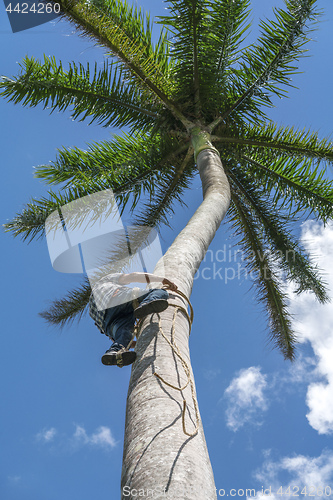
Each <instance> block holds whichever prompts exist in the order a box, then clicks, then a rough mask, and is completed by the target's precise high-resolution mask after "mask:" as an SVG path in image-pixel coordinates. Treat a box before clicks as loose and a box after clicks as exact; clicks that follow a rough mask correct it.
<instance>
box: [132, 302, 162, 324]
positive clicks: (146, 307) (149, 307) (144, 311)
mask: <svg viewBox="0 0 333 500" xmlns="http://www.w3.org/2000/svg"><path fill="white" fill-rule="evenodd" d="M168 305H169V304H168V301H167V300H166V299H156V300H151V301H150V302H145V303H144V304H141V305H140V306H138V307H137V308H136V309H134V316H135V317H136V318H139V319H141V318H143V317H144V316H147V315H148V314H152V313H160V312H162V311H165V309H167V307H168Z"/></svg>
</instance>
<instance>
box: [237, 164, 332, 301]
mask: <svg viewBox="0 0 333 500" xmlns="http://www.w3.org/2000/svg"><path fill="white" fill-rule="evenodd" d="M228 175H229V177H230V179H231V181H232V185H233V188H234V191H235V194H236V195H237V194H238V196H240V197H241V198H242V199H243V202H244V203H246V204H247V206H248V207H249V209H250V210H251V211H252V214H253V217H255V218H256V220H257V224H258V226H261V233H262V234H263V235H264V238H265V239H266V242H267V243H266V244H267V250H268V252H269V254H270V256H271V258H272V260H273V261H275V262H276V263H278V267H279V268H280V269H281V270H283V271H284V273H285V274H286V277H287V279H288V280H289V281H293V282H294V283H295V285H297V289H296V293H298V294H299V293H301V292H304V291H311V292H313V293H314V294H315V295H316V297H317V299H318V300H319V301H320V302H323V303H324V302H327V301H328V300H329V299H328V295H327V293H326V289H325V285H326V284H324V283H323V282H322V280H321V278H320V276H319V272H318V269H317V267H316V266H314V265H311V263H310V262H309V257H308V255H307V254H305V252H304V249H302V248H301V247H300V245H299V243H298V242H297V240H295V238H294V237H293V236H292V234H291V232H290V231H289V230H288V225H289V226H290V223H291V222H292V221H291V220H290V217H289V216H288V215H284V212H283V208H282V207H281V206H280V207H277V210H278V211H276V210H274V205H273V204H272V201H271V199H270V198H269V197H268V196H265V195H263V194H262V191H261V189H260V188H257V187H256V186H255V182H254V180H253V176H252V175H251V173H249V172H247V171H246V169H245V168H244V170H240V169H236V168H234V167H231V168H228ZM264 238H263V241H264Z"/></svg>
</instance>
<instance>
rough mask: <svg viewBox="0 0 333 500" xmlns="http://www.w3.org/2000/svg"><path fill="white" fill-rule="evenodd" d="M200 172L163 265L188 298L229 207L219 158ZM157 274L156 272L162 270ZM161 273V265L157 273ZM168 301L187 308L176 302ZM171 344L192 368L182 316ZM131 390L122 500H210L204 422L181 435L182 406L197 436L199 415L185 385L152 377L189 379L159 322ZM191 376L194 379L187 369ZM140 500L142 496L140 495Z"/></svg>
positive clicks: (207, 160)
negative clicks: (195, 198)
mask: <svg viewBox="0 0 333 500" xmlns="http://www.w3.org/2000/svg"><path fill="white" fill-rule="evenodd" d="M197 166H198V170H199V173H200V177H201V180H202V186H203V197H204V200H203V202H202V203H201V205H200V206H199V208H198V209H197V210H196V212H195V214H194V215H193V217H192V218H191V219H190V221H189V222H188V224H187V225H186V227H185V228H184V229H183V231H181V232H180V234H179V235H178V236H177V238H176V239H175V241H174V242H173V244H172V245H171V246H170V248H169V249H168V251H167V252H166V254H165V255H164V258H163V266H164V272H165V275H166V277H167V278H168V279H170V280H171V281H173V282H175V283H176V284H177V286H178V288H179V289H180V290H181V291H182V292H184V293H185V295H187V297H189V296H190V294H191V290H192V285H193V277H194V275H195V273H196V271H197V269H198V268H199V266H200V263H201V261H202V260H203V258H204V256H205V254H206V251H207V249H208V247H209V244H210V243H211V241H212V239H213V237H214V235H215V233H216V230H217V229H218V227H219V225H220V224H221V221H222V220H223V217H224V216H225V213H226V211H227V209H228V207H229V203H230V188H229V183H228V180H227V177H226V175H225V173H224V170H223V168H222V165H221V160H220V157H219V156H218V154H217V153H216V152H215V151H214V150H213V149H204V150H202V151H201V152H200V153H199V155H198V157H197ZM160 269H161V268H160ZM155 272H156V274H159V273H160V271H159V265H158V266H157V267H156V270H155ZM170 302H171V303H173V304H176V303H177V304H179V305H181V306H183V307H186V302H185V301H184V300H183V299H181V298H179V296H177V295H174V294H170ZM174 312H175V308H174V307H172V306H169V307H168V309H167V310H166V311H164V312H163V313H162V314H161V315H160V318H161V324H162V328H163V331H164V333H165V335H166V336H167V337H168V338H169V339H170V338H171V329H172V322H173V317H174ZM175 327H176V328H175V339H176V343H177V345H178V346H179V349H180V352H181V355H182V357H183V358H184V359H185V360H186V363H187V364H188V365H189V366H191V365H190V355H189V345H188V339H189V323H188V319H187V318H186V315H185V314H184V313H183V312H178V313H177V317H176V322H175ZM136 351H137V360H136V362H135V363H134V365H133V367H132V375H131V380H130V385H129V391H128V400H127V410H126V424H125V443H124V458H123V470H122V482H121V490H122V495H121V498H122V499H123V500H124V499H126V498H135V496H136V495H137V497H138V498H154V499H162V498H163V499H166V498H168V499H172V500H181V499H191V500H202V499H205V500H214V499H216V490H215V484H214V478H213V473H212V468H211V465H210V460H209V456H208V451H207V447H206V442H205V437H204V433H203V429H202V425H201V423H200V424H199V431H198V433H197V434H196V435H194V436H193V437H190V436H187V435H186V434H184V432H183V426H182V408H183V400H184V399H185V400H186V402H187V410H186V415H185V421H186V430H187V431H188V432H189V433H191V432H193V430H194V429H195V425H196V414H195V407H194V404H193V400H192V396H191V388H190V384H189V385H188V386H187V387H186V389H184V390H183V391H177V390H175V389H173V388H170V387H168V386H167V385H166V384H164V383H163V382H162V381H161V380H160V379H158V378H157V377H156V376H154V373H157V374H158V375H160V376H161V377H163V379H165V380H166V381H168V382H169V383H171V384H173V385H176V386H178V387H182V386H183V385H184V384H185V383H186V381H187V376H186V374H185V372H184V369H183V366H182V364H181V362H180V360H179V358H178V357H177V356H176V355H175V353H174V352H173V351H172V349H171V347H170V346H169V344H168V343H167V341H166V340H165V339H164V338H163V336H162V335H161V333H160V331H159V324H158V317H157V315H156V314H155V315H152V316H149V317H147V318H146V319H145V321H144V323H143V326H142V328H141V334H140V338H139V340H138V343H137V348H136ZM191 377H192V380H193V374H192V369H191ZM140 495H141V496H140Z"/></svg>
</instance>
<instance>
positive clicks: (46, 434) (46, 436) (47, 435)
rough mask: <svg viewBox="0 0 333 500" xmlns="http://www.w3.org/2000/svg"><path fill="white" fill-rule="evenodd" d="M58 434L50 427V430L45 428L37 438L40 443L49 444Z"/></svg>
mask: <svg viewBox="0 0 333 500" xmlns="http://www.w3.org/2000/svg"><path fill="white" fill-rule="evenodd" d="M56 434H57V429H55V428H54V427H50V429H46V428H44V429H43V430H41V431H40V432H39V433H38V434H37V435H36V438H37V439H38V441H43V442H44V443H49V442H50V441H53V440H54V437H55V435H56Z"/></svg>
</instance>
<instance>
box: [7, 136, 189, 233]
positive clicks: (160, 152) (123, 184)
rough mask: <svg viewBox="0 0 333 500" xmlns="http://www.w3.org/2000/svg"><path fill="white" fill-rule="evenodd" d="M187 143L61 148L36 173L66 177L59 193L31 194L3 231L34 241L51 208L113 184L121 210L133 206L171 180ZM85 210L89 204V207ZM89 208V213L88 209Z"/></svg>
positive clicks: (136, 140)
mask: <svg viewBox="0 0 333 500" xmlns="http://www.w3.org/2000/svg"><path fill="white" fill-rule="evenodd" d="M187 149H188V143H186V142H185V143H179V141H178V140H177V139H176V138H167V137H163V138H162V139H161V138H157V137H155V138H150V137H148V136H145V135H141V136H140V135H137V136H135V137H131V136H127V135H125V136H123V137H115V139H114V141H112V142H109V141H105V142H103V143H101V144H99V143H98V144H94V145H92V146H90V147H89V150H88V151H82V150H80V149H78V148H74V149H69V150H67V149H64V150H62V151H61V152H60V154H59V158H58V160H57V161H56V162H54V164H51V165H46V166H41V167H39V168H37V170H36V172H37V174H36V175H37V177H39V178H43V179H45V180H47V181H48V182H49V183H52V184H56V183H59V182H65V186H64V187H63V188H62V189H61V190H60V192H59V193H55V192H53V191H49V192H48V197H42V198H41V199H39V200H38V199H32V200H31V201H30V202H29V203H28V204H27V205H26V207H25V208H24V209H23V210H22V211H21V212H20V213H18V214H16V216H15V217H14V218H13V220H11V221H10V222H8V223H6V224H4V228H5V231H7V232H8V231H10V232H12V233H13V235H14V236H21V237H22V238H23V240H27V241H29V242H30V241H32V240H33V239H34V238H36V237H42V236H43V235H44V234H45V221H46V219H47V217H48V216H49V215H51V213H52V212H54V211H55V210H60V209H61V207H63V206H64V205H67V204H68V203H71V202H73V201H75V200H78V199H80V198H82V197H84V196H88V195H90V194H93V193H97V192H102V191H104V190H107V189H112V191H113V194H114V196H115V200H116V202H117V205H118V207H119V210H120V212H121V213H122V212H123V211H124V209H125V207H126V208H128V209H129V211H133V210H134V209H135V207H136V206H137V204H138V201H139V199H140V197H141V196H143V195H145V196H148V197H149V199H152V198H153V196H154V195H155V193H156V192H160V190H161V189H162V190H164V189H165V186H169V185H170V182H172V180H173V175H174V168H173V167H172V166H171V165H172V163H174V164H177V161H178V156H180V157H182V155H183V152H184V151H186V150H187ZM87 210H88V211H89V210H90V208H89V207H88V208H87ZM89 213H90V212H89Z"/></svg>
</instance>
